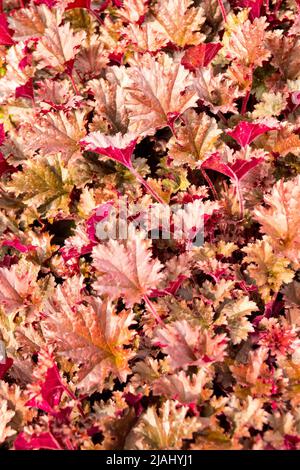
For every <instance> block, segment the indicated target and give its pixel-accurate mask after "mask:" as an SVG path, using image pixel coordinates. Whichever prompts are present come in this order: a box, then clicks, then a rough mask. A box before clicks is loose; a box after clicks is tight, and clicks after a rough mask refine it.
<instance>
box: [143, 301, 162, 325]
mask: <svg viewBox="0 0 300 470" xmlns="http://www.w3.org/2000/svg"><path fill="white" fill-rule="evenodd" d="M143 300H144V302H145V304H146V305H147V307H148V308H149V310H150V312H151V313H152V315H153V316H154V318H155V320H156V321H157V322H158V323H159V324H160V325H165V324H164V322H163V321H162V319H161V318H160V316H159V315H158V313H157V311H156V310H155V307H154V305H153V303H152V302H151V300H150V299H149V297H148V295H146V294H145V295H144V296H143Z"/></svg>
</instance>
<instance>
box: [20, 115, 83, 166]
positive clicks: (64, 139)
mask: <svg viewBox="0 0 300 470" xmlns="http://www.w3.org/2000/svg"><path fill="white" fill-rule="evenodd" d="M85 115H86V110H72V111H69V112H64V111H58V112H57V113H54V112H51V113H47V114H46V115H45V116H42V117H39V119H37V120H36V122H34V123H33V124H30V125H27V126H26V127H24V132H25V134H26V140H27V141H26V143H25V148H26V149H27V150H32V151H37V150H39V153H40V154H41V155H43V156H47V155H55V154H57V153H59V152H60V153H61V155H62V159H63V160H64V161H68V160H69V159H70V158H72V157H73V158H75V157H76V156H78V155H80V145H79V141H80V139H82V138H83V137H84V136H85V133H86V131H85Z"/></svg>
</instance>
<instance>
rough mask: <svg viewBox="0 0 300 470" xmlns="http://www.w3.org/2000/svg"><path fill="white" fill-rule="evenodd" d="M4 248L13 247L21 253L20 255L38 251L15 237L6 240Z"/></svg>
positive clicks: (3, 244)
mask: <svg viewBox="0 0 300 470" xmlns="http://www.w3.org/2000/svg"><path fill="white" fill-rule="evenodd" d="M2 246H11V247H13V248H15V249H16V250H18V251H20V253H28V251H32V250H35V249H36V247H35V246H33V245H24V244H23V243H22V242H21V241H20V240H19V239H18V238H17V237H14V238H13V239H12V240H4V241H3V242H2Z"/></svg>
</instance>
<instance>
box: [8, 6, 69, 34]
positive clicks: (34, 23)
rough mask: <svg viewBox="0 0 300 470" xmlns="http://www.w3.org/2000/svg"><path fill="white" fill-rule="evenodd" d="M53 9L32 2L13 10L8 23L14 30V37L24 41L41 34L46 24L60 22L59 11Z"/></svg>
mask: <svg viewBox="0 0 300 470" xmlns="http://www.w3.org/2000/svg"><path fill="white" fill-rule="evenodd" d="M54 11H55V10H54ZM54 11H51V10H50V9H49V8H48V7H47V6H46V5H44V4H42V5H35V4H33V5H31V6H30V7H29V8H22V9H20V10H14V11H13V12H12V14H11V15H10V16H9V18H8V22H9V25H10V27H11V28H12V29H13V30H14V35H13V37H14V39H16V40H17V41H20V40H21V41H25V40H27V39H30V38H39V37H41V36H43V34H44V31H45V28H46V27H47V26H50V25H51V24H52V23H55V22H61V19H62V18H61V12H59V10H56V11H55V13H54Z"/></svg>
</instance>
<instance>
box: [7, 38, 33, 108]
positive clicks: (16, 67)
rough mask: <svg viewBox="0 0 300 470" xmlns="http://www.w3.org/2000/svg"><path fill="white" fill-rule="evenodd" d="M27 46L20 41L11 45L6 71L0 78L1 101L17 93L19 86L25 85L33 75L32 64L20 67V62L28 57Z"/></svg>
mask: <svg viewBox="0 0 300 470" xmlns="http://www.w3.org/2000/svg"><path fill="white" fill-rule="evenodd" d="M25 50H26V46H25V44H24V43H23V42H19V43H18V44H16V45H15V46H11V47H10V48H9V50H8V52H7V54H6V63H7V67H6V73H5V75H4V77H2V78H1V79H0V103H3V102H4V101H6V100H7V99H8V98H10V97H12V96H14V95H15V91H16V89H17V88H18V87H19V86H22V85H25V84H26V83H27V82H28V80H29V79H30V78H31V77H32V76H33V68H32V67H31V66H30V65H25V66H23V67H20V63H22V61H24V58H25V57H26V52H25Z"/></svg>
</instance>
